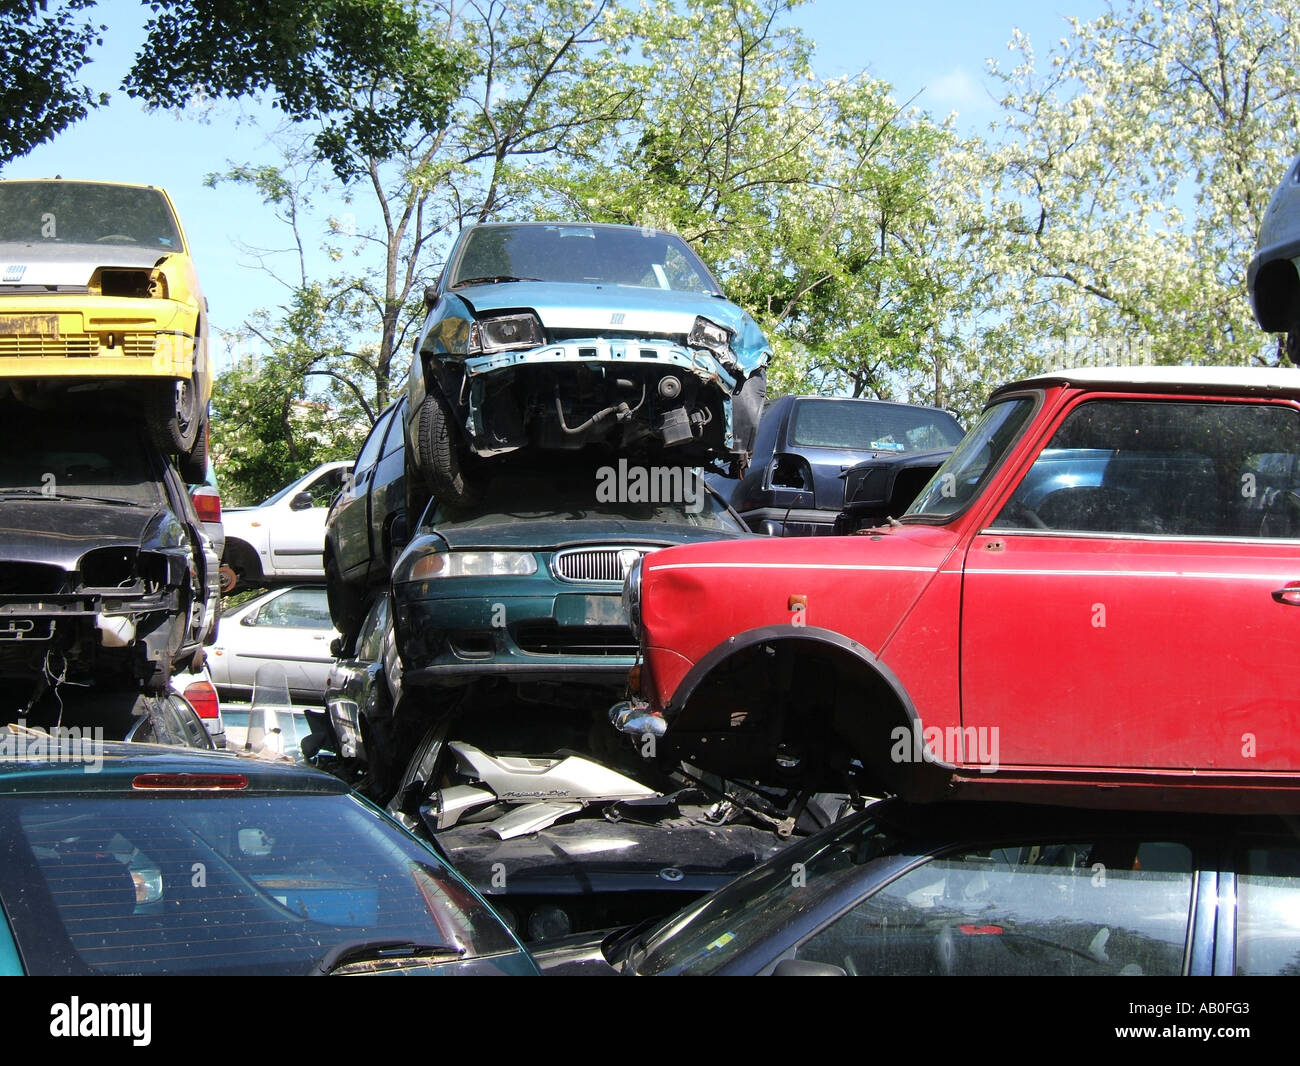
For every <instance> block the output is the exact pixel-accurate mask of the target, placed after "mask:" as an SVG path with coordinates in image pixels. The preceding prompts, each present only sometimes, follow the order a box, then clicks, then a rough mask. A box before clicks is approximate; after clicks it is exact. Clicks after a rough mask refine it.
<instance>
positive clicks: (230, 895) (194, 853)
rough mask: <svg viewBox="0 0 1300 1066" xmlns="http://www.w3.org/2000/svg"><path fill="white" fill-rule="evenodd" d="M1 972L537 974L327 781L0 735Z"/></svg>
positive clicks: (428, 862) (278, 768)
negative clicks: (0, 850) (2, 853)
mask: <svg viewBox="0 0 1300 1066" xmlns="http://www.w3.org/2000/svg"><path fill="white" fill-rule="evenodd" d="M0 841H2V842H3V843H2V844H0V847H2V848H3V851H4V855H3V859H2V860H0V903H3V908H4V913H3V917H0V974H2V975H17V974H39V975H59V976H65V975H67V976H73V975H75V976H83V975H92V974H153V975H168V976H170V975H174V974H202V975H234V974H238V975H243V974H250V975H263V974H265V975H272V974H274V975H295V974H301V975H307V974H327V973H339V974H349V973H352V974H361V973H365V974H370V973H390V972H397V973H441V974H460V973H465V974H478V973H503V974H525V975H526V974H536V973H537V968H536V965H535V963H534V962H533V960H532V958H531V957H530V956H529V955H528V953H527V952H526V951H525V950H524V949H523V948H522V947H521V946H520V944H519V942H518V941H517V940H516V939H515V938H514V936H513V935H512V934H511V933H510V932H509V930H507V929H506V927H505V926H504V925H503V924H502V922H501V920H500V919H499V918H498V917H497V915H496V914H495V913H494V912H493V911H492V910H491V908H490V907H489V906H488V905H487V904H486V903H484V902H483V900H482V899H481V898H480V897H479V896H478V895H477V894H476V893H475V892H474V890H473V889H472V888H470V887H469V885H468V884H466V882H465V881H463V880H462V879H461V878H460V876H459V875H457V874H456V873H455V872H454V871H453V870H451V869H450V868H449V867H448V866H446V865H445V864H444V863H443V862H442V861H441V860H440V859H439V858H438V857H437V856H436V855H435V854H434V853H433V852H432V851H431V850H430V849H429V848H428V847H426V846H425V845H424V844H422V843H420V842H419V841H417V840H416V839H415V838H414V837H412V836H410V835H409V834H408V833H407V832H406V831H405V830H404V829H402V828H401V827H400V826H398V825H396V824H395V823H394V822H393V821H392V820H391V819H389V818H388V817H387V816H386V815H384V814H383V813H382V812H380V811H379V810H377V809H376V808H374V807H372V806H371V805H370V804H368V803H367V802H365V801H364V800H363V799H361V798H360V797H359V796H357V795H356V794H355V793H353V792H351V791H350V790H349V789H348V788H347V786H346V785H344V784H342V782H340V781H339V780H338V779H337V778H334V777H330V776H329V775H327V774H323V773H320V772H318V771H316V770H312V769H309V768H307V767H303V766H294V765H289V764H282V763H267V762H259V761H256V760H251V759H244V758H240V757H238V756H236V755H233V754H225V753H216V752H210V753H196V752H186V751H180V750H177V749H170V748H163V747H159V746H153V745H139V744H113V743H108V744H105V743H102V742H100V743H96V742H92V741H88V740H85V739H83V738H82V737H80V736H72V735H66V731H65V734H60V735H59V736H58V737H57V738H55V737H45V739H44V740H42V741H40V742H39V743H38V741H37V739H36V735H25V734H22V733H17V734H15V733H12V732H11V733H9V734H5V735H3V736H0Z"/></svg>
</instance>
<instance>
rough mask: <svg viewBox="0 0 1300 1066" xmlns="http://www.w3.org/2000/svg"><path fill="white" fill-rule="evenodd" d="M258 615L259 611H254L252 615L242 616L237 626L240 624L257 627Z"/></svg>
mask: <svg viewBox="0 0 1300 1066" xmlns="http://www.w3.org/2000/svg"><path fill="white" fill-rule="evenodd" d="M260 613H261V612H260V611H254V612H253V613H252V614H246V615H244V617H243V618H241V619H240V620H239V624H240V625H241V626H255V625H257V616H258V615H259V614H260Z"/></svg>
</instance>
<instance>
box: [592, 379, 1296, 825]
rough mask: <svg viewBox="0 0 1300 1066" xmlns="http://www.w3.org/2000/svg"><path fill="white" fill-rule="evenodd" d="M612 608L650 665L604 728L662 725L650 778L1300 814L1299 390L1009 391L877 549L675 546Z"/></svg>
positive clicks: (831, 542)
mask: <svg viewBox="0 0 1300 1066" xmlns="http://www.w3.org/2000/svg"><path fill="white" fill-rule="evenodd" d="M624 596H625V604H626V606H627V609H628V611H629V615H630V618H631V621H632V624H633V626H634V628H635V629H636V631H637V632H638V633H639V635H640V640H641V648H642V652H643V656H644V662H643V664H642V665H641V667H640V668H639V670H634V671H633V674H632V677H631V681H632V687H633V694H634V699H633V700H632V705H631V708H630V709H629V708H628V707H627V706H620V707H619V708H616V709H615V710H616V711H620V712H621V716H619V715H614V716H615V717H617V718H619V721H621V722H622V723H624V725H623V728H624V729H625V731H627V732H637V733H644V732H645V731H646V727H647V723H650V724H652V725H653V727H654V731H655V732H659V731H660V729H661V727H662V726H664V725H666V732H664V733H663V736H662V738H661V739H659V740H658V743H657V745H656V747H657V751H656V755H658V756H661V757H662V756H665V755H666V756H668V757H670V758H673V759H684V760H685V761H686V762H688V763H690V764H692V765H694V766H696V767H699V768H701V769H704V770H708V771H712V772H715V773H718V774H720V775H722V776H724V777H728V778H732V779H743V780H747V781H751V782H760V783H764V784H768V785H781V786H784V787H786V788H789V789H792V790H805V789H808V790H812V789H820V790H830V791H857V792H862V793H867V794H879V793H881V792H892V793H899V794H901V795H903V796H905V797H908V798H912V799H935V798H941V797H943V796H948V795H959V796H966V797H970V798H987V799H992V798H1001V799H1008V798H1010V799H1021V800H1034V799H1040V800H1047V799H1050V800H1051V801H1052V802H1081V803H1086V804H1088V805H1092V806H1101V805H1105V806H1121V805H1122V806H1129V807H1132V806H1135V805H1138V806H1154V807H1159V806H1166V805H1168V806H1181V807H1183V808H1187V809H1202V810H1212V809H1215V808H1224V809H1228V810H1243V809H1246V808H1248V807H1249V808H1264V809H1283V808H1287V809H1293V810H1296V811H1300V674H1297V670H1296V667H1297V661H1298V657H1300V656H1298V653H1300V371H1298V370H1281V369H1230V368H1211V367H1200V368H1187V367H1138V368H1126V369H1118V370H1117V369H1107V368H1090V369H1087V370H1076V371H1062V372H1059V373H1054V374H1049V375H1045V376H1042V377H1037V378H1032V379H1029V380H1025V381H1020V382H1016V383H1013V384H1010V385H1006V386H1004V387H1003V388H1001V389H998V390H997V391H996V392H995V393H994V394H993V396H992V398H991V399H990V401H989V404H988V407H987V409H986V410H985V412H984V414H983V416H982V417H981V419H980V420H979V422H978V424H977V425H976V426H975V427H974V428H973V429H972V430H971V431H970V432H969V433H968V434H967V435H966V437H965V438H964V439H963V441H962V442H961V444H960V445H959V446H958V447H957V449H956V451H955V453H954V454H953V456H952V457H951V458H950V459H949V460H948V461H947V462H946V463H945V464H944V466H943V467H941V468H940V470H939V471H938V472H937V473H936V474H935V476H934V478H933V480H931V481H930V483H929V484H928V485H927V486H926V488H925V489H924V490H923V491H922V493H921V495H920V496H919V497H917V499H916V501H915V502H914V503H913V504H912V506H911V507H910V508H909V510H908V511H907V512H906V513H905V514H904V515H903V516H902V518H901V519H900V520H898V521H896V522H891V524H890V525H889V526H888V527H881V528H877V529H871V530H863V531H861V532H860V533H859V534H857V535H855V536H850V537H834V538H816V539H803V538H797V539H784V540H772V539H760V540H754V541H727V542H719V543H705V544H693V545H686V546H683V547H679V548H669V549H666V550H664V551H661V552H656V553H655V554H654V555H653V556H651V557H649V558H647V559H645V560H644V561H643V563H642V564H641V565H640V566H639V568H638V569H637V570H636V571H634V572H633V573H631V574H629V576H628V580H627V583H626V586H625V590H624ZM1293 608H1294V609H1293ZM647 712H648V713H647ZM611 713H612V714H613V712H611ZM656 716H657V717H656ZM659 718H661V719H662V721H660V720H658V719H659ZM629 719H630V721H629Z"/></svg>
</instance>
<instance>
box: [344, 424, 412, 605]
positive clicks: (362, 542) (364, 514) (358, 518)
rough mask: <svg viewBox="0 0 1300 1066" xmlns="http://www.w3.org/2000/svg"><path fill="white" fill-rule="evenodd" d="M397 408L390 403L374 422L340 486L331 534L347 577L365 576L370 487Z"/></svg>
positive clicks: (367, 554) (369, 555) (368, 536)
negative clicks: (350, 471) (342, 484)
mask: <svg viewBox="0 0 1300 1066" xmlns="http://www.w3.org/2000/svg"><path fill="white" fill-rule="evenodd" d="M396 410H397V408H396V407H395V406H394V407H390V408H389V409H388V410H387V411H385V412H384V413H383V414H381V415H380V416H379V419H378V420H377V421H376V422H375V425H374V428H373V429H371V431H370V436H368V437H367V438H366V442H365V444H363V445H362V446H361V451H360V452H359V453H358V454H357V461H356V465H355V466H354V467H353V468H352V477H351V478H350V479H349V480H348V482H347V483H346V484H345V485H344V486H343V495H342V498H341V499H340V501H339V505H338V508H337V509H336V510H335V513H334V524H333V535H334V538H335V550H336V551H337V553H338V563H339V571H340V573H341V574H342V575H343V576H344V577H345V578H346V579H348V580H349V581H351V580H354V579H361V578H364V576H365V574H366V572H367V570H368V568H369V565H370V559H371V554H372V551H373V547H374V546H373V545H372V544H371V540H370V516H369V511H370V489H371V484H372V482H373V480H374V473H375V466H376V464H377V463H378V462H379V458H380V453H381V450H382V449H383V445H384V436H385V434H386V433H388V430H389V428H390V427H391V426H392V424H393V421H394V417H393V416H394V414H395V412H396ZM399 432H400V429H399Z"/></svg>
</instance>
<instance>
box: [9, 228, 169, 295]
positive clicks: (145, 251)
mask: <svg viewBox="0 0 1300 1066" xmlns="http://www.w3.org/2000/svg"><path fill="white" fill-rule="evenodd" d="M166 254H168V253H167V252H165V251H160V250H159V249H157V248H145V247H141V246H138V245H122V244H59V243H57V242H54V241H48V242H47V241H32V242H26V243H18V242H6V243H3V244H0V269H2V270H3V271H4V274H3V277H4V280H5V281H6V282H7V283H9V284H19V285H24V286H27V285H77V286H82V285H85V284H86V283H87V282H88V281H90V275H91V274H93V273H94V272H95V271H96V270H98V269H99V268H100V267H136V268H139V267H151V266H153V265H154V264H155V263H157V262H158V260H159V259H161V258H163V256H165V255H166ZM4 291H5V290H4V287H3V286H2V285H0V295H2V294H3V293H4Z"/></svg>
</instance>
